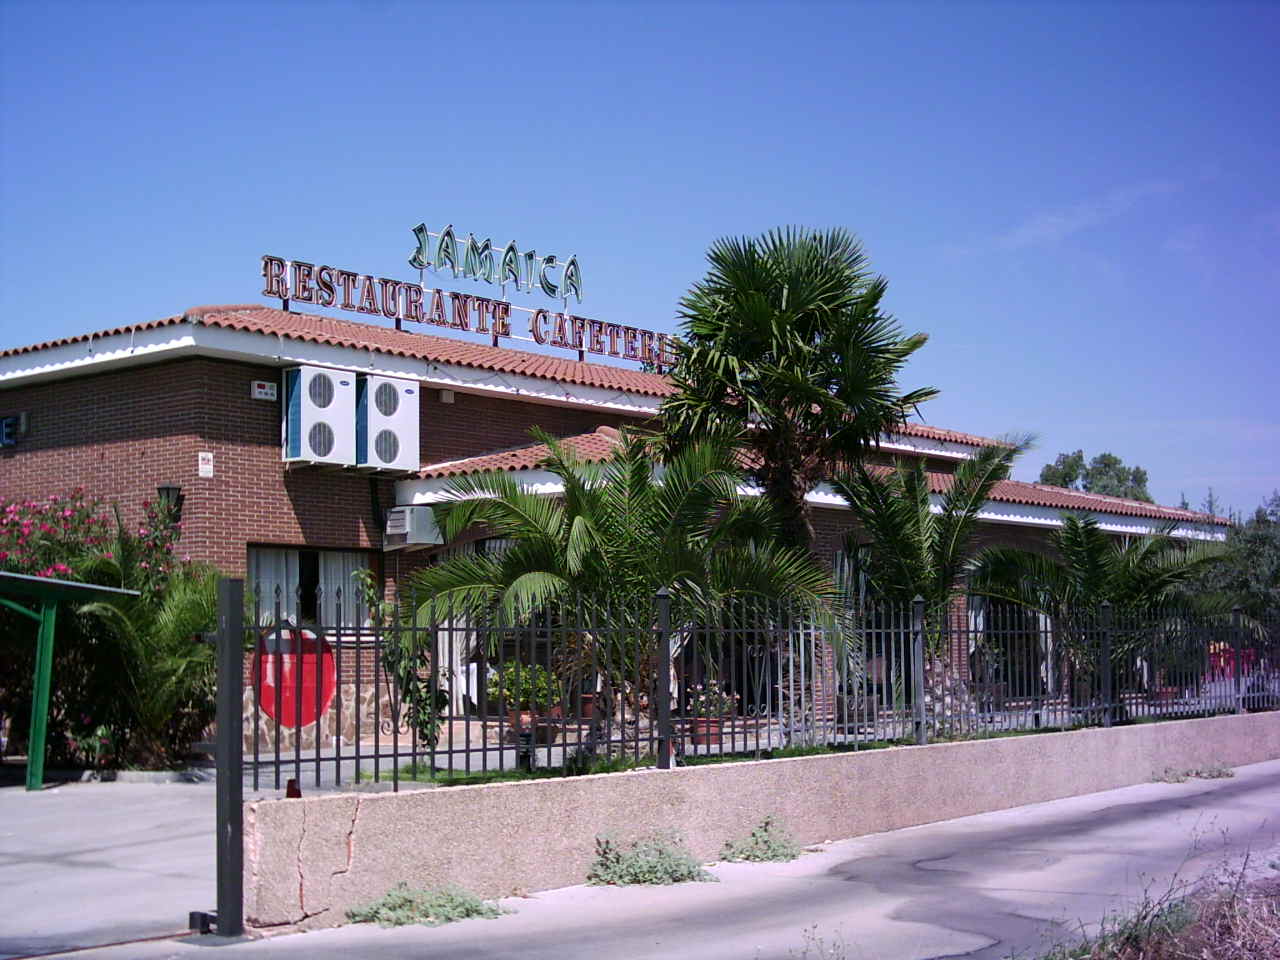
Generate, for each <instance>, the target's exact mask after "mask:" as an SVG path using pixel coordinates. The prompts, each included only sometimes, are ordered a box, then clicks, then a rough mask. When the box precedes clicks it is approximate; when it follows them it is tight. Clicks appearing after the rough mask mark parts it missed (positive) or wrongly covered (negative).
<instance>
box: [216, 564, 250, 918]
mask: <svg viewBox="0 0 1280 960" xmlns="http://www.w3.org/2000/svg"><path fill="white" fill-rule="evenodd" d="M217 657H218V695H217V725H218V735H217V740H216V741H215V746H214V756H215V758H216V760H217V768H218V798H217V805H218V807H217V809H218V814H217V816H218V915H217V917H218V919H217V929H218V935H219V936H223V937H238V936H240V935H241V934H242V933H244V764H243V761H244V755H243V743H242V742H241V726H242V723H243V720H242V717H241V713H242V711H243V709H244V581H243V580H220V581H218V633H217Z"/></svg>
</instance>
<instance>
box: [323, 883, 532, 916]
mask: <svg viewBox="0 0 1280 960" xmlns="http://www.w3.org/2000/svg"><path fill="white" fill-rule="evenodd" d="M506 912H507V911H506V910H503V909H502V908H501V907H500V906H498V905H497V904H496V903H492V902H490V901H487V900H481V899H480V898H479V897H477V896H476V895H475V894H474V893H471V892H470V891H469V890H464V889H462V888H461V887H455V886H447V887H439V888H437V889H433V890H413V889H410V888H409V886H408V885H407V884H404V883H401V884H398V885H397V886H396V887H395V888H394V889H392V890H389V891H388V892H387V893H386V895H385V896H383V897H380V898H379V899H377V900H375V901H373V903H370V904H366V905H365V906H363V907H353V908H352V909H350V910H348V911H347V919H348V920H350V921H351V922H352V923H376V924H378V926H381V927H402V926H406V925H408V924H414V923H418V924H423V925H425V926H428V927H438V926H440V925H441V924H443V923H453V921H455V920H466V919H467V918H469V917H485V918H486V919H490V920H492V919H493V918H495V917H500V916H502V915H503V914H504V913H506Z"/></svg>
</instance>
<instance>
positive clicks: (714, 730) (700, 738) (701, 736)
mask: <svg viewBox="0 0 1280 960" xmlns="http://www.w3.org/2000/svg"><path fill="white" fill-rule="evenodd" d="M723 728H724V718H723V717H694V718H693V719H692V720H690V721H689V739H691V740H692V741H693V742H694V743H696V744H697V745H698V746H707V745H709V744H713V743H717V744H718V743H719V742H720V737H721V731H722V729H723Z"/></svg>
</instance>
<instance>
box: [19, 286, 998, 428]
mask: <svg viewBox="0 0 1280 960" xmlns="http://www.w3.org/2000/svg"><path fill="white" fill-rule="evenodd" d="M188 322H189V323H198V324H203V325H205V326H209V327H222V328H225V329H228V330H243V331H247V332H250V333H261V334H266V335H268V336H276V335H279V336H282V337H288V338H289V339H291V340H301V341H303V342H306V343H323V344H329V345H332V346H340V347H355V348H357V349H361V350H377V351H380V352H383V353H390V354H393V355H396V356H403V357H412V358H414V359H419V360H428V361H433V362H437V363H455V364H458V365H460V366H465V367H474V368H477V369H480V370H493V371H495V372H498V373H512V374H523V375H525V376H530V377H540V378H543V379H547V380H558V381H561V382H564V383H577V384H582V385H584V386H589V387H602V388H604V389H608V390H625V391H628V392H630V393H638V394H642V395H645V396H650V397H657V398H662V397H667V396H670V395H671V394H672V393H673V392H674V389H673V387H672V385H671V381H669V380H668V379H667V378H666V377H664V376H662V375H661V374H656V373H644V372H643V371H640V370H631V369H627V368H625V367H613V366H609V365H607V364H603V363H579V362H578V361H577V360H576V359H571V358H568V357H554V356H545V355H543V354H538V353H530V352H529V351H527V350H515V349H509V348H507V347H494V346H491V345H489V344H484V343H474V342H468V341H465V340H454V339H451V338H449V337H439V336H434V335H432V334H429V333H417V332H415V331H410V330H396V329H395V328H394V327H384V326H380V325H377V324H371V323H359V322H356V321H353V320H342V319H338V318H335V317H324V316H320V315H318V314H312V313H293V312H286V311H284V310H279V309H277V308H275V307H267V306H263V305H261V304H256V303H246V304H232V305H229V306H211V307H192V308H191V309H190V310H188V311H186V312H185V313H183V314H181V315H180V316H173V317H165V318H163V319H161V320H151V321H148V322H146V323H137V324H132V325H130V326H125V327H116V328H114V329H111V330H102V331H99V332H96V333H86V334H80V335H79V336H74V337H63V338H61V339H58V340H47V341H45V342H44V343H37V344H33V345H31V346H26V347H13V348H10V349H7V350H0V357H9V356H16V355H18V354H23V353H34V352H35V351H37V350H45V349H48V348H50V347H60V346H65V345H66V344H70V343H83V342H85V341H89V340H97V339H101V338H102V337H109V336H114V335H117V334H123V333H130V332H133V331H144V330H155V329H158V328H160V327H168V326H174V325H176V324H180V323H188ZM896 432H898V433H901V434H905V435H907V436H913V437H921V438H923V439H928V440H939V441H942V442H946V443H959V444H964V445H967V446H984V445H986V444H988V443H991V442H992V441H990V440H988V439H987V438H985V437H978V436H974V435H973V434H970V433H960V432H958V431H956V430H944V429H941V428H939V427H931V426H929V425H928V424H924V423H907V424H904V425H903V426H902V427H900V428H899V429H898V430H897V431H896Z"/></svg>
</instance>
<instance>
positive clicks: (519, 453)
mask: <svg viewBox="0 0 1280 960" xmlns="http://www.w3.org/2000/svg"><path fill="white" fill-rule="evenodd" d="M561 442H562V443H564V444H565V445H566V446H568V447H570V448H571V449H573V450H574V451H575V452H576V453H577V454H578V456H579V457H581V458H582V459H583V460H586V461H587V462H589V463H598V462H600V461H602V460H607V459H609V457H610V456H611V455H612V453H613V451H614V449H615V448H616V446H617V443H618V431H617V430H615V429H614V428H612V427H598V428H597V429H596V431H595V432H594V433H584V434H580V435H578V436H576V437H567V438H565V439H564V440H562V441H561ZM546 456H547V448H546V445H544V444H541V443H536V444H531V445H529V446H525V447H519V448H516V449H513V450H503V451H501V452H498V453H490V454H485V455H483V456H479V457H468V458H467V459H465V460H453V461H450V462H448V463H435V464H431V465H429V466H426V467H423V468H422V470H421V471H420V472H419V474H418V476H419V477H422V478H424V479H429V478H432V477H451V476H457V475H460V474H467V473H482V472H484V471H488V470H508V471H510V470H532V469H534V468H535V467H537V466H539V465H540V464H541V463H542V462H543V460H544V459H546ZM873 469H875V470H876V471H877V472H880V471H887V470H888V469H889V468H888V467H876V468H873ZM928 476H929V487H930V489H931V490H932V491H933V492H934V493H945V492H946V491H947V490H948V489H949V488H950V486H951V481H952V475H951V474H949V473H938V472H934V471H930V472H929V474H928ZM991 499H992V500H995V501H997V502H999V503H1019V504H1025V505H1027V506H1035V507H1049V508H1052V509H1055V510H1064V511H1068V512H1071V511H1076V510H1088V511H1091V512H1094V513H1110V514H1117V515H1119V516H1130V517H1146V518H1149V519H1153V520H1178V521H1183V522H1189V523H1211V524H1217V525H1220V526H1225V525H1227V524H1228V523H1230V521H1229V520H1227V519H1226V518H1224V517H1215V516H1212V515H1210V514H1207V513H1197V512H1195V511H1193V510H1180V509H1178V508H1177V507H1164V506H1160V505H1159V504H1156V503H1145V502H1143V501H1141V500H1126V499H1124V498H1123V497H1106V496H1102V495H1101V494H1096V493H1085V492H1083V491H1081V490H1068V489H1066V488H1065V487H1051V486H1049V485H1047V484H1043V483H1025V482H1023V481H1021V480H1004V481H1001V482H1000V483H998V484H996V486H995V489H994V490H992V491H991Z"/></svg>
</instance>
